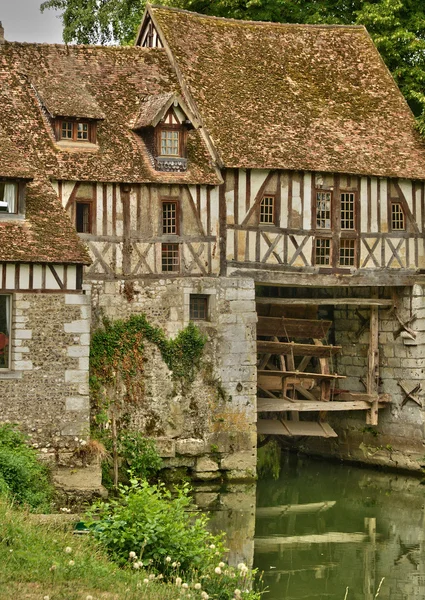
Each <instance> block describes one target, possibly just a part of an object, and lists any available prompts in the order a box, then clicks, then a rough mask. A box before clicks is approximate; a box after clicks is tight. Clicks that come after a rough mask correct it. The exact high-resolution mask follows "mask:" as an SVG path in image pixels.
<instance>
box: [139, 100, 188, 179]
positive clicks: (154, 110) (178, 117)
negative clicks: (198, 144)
mask: <svg viewBox="0 0 425 600" xmlns="http://www.w3.org/2000/svg"><path fill="white" fill-rule="evenodd" d="M198 126H199V124H198V122H197V121H196V119H195V117H194V116H193V115H192V114H191V112H190V110H189V109H188V107H187V106H186V104H185V102H184V101H183V99H182V98H181V97H180V96H179V95H177V94H175V93H174V92H171V93H169V94H159V95H156V96H146V97H145V98H144V99H143V101H142V103H141V108H140V111H139V114H138V116H137V118H136V119H135V121H134V123H133V125H132V129H133V130H134V131H135V132H136V133H137V134H138V135H140V137H141V138H142V139H143V141H144V143H145V145H146V148H147V150H148V152H149V155H150V158H151V161H152V164H153V166H154V168H155V170H157V171H168V172H184V171H186V170H187V134H188V131H189V130H190V129H193V128H197V127H198Z"/></svg>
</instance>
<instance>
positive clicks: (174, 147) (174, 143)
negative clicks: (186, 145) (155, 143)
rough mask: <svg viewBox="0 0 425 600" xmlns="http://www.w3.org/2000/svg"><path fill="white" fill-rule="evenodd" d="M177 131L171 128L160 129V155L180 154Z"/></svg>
mask: <svg viewBox="0 0 425 600" xmlns="http://www.w3.org/2000/svg"><path fill="white" fill-rule="evenodd" d="M179 140H180V136H179V132H178V131H174V130H172V129H165V130H163V131H161V156H180V152H179Z"/></svg>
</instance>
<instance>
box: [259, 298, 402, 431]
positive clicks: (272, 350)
mask: <svg viewBox="0 0 425 600" xmlns="http://www.w3.org/2000/svg"><path fill="white" fill-rule="evenodd" d="M350 303H355V304H356V305H358V304H363V305H368V306H369V307H370V323H369V331H370V335H369V352H368V368H367V374H366V380H365V387H366V390H365V392H364V393H356V392H350V391H347V390H344V380H345V379H346V376H344V375H339V374H338V373H336V372H335V369H334V358H335V357H336V355H337V354H338V353H339V352H340V351H341V349H342V347H341V346H336V345H332V344H330V343H329V342H328V339H329V332H330V329H331V327H332V325H333V323H332V321H329V320H325V319H320V318H319V317H318V308H319V306H320V305H332V304H335V305H338V304H350ZM391 305H392V300H388V299H382V300H379V299H378V298H370V299H368V298H364V299H360V298H353V299H346V298H335V299H329V298H326V299H303V300H298V299H293V298H267V297H257V312H258V324H257V353H258V363H257V387H258V399H257V411H258V413H260V415H261V417H260V419H259V421H258V433H259V434H264V435H266V436H269V435H284V436H320V437H337V434H336V433H335V431H334V430H333V429H332V427H331V426H330V425H329V423H327V422H326V417H327V414H328V413H329V412H340V411H365V413H366V423H367V424H369V425H377V424H378V409H379V408H383V407H384V406H385V405H386V404H387V403H388V402H389V401H390V397H389V395H387V394H379V393H378V385H379V370H378V365H379V353H378V310H379V307H380V306H381V307H389V306H391ZM300 413H301V414H300ZM271 417H273V418H271Z"/></svg>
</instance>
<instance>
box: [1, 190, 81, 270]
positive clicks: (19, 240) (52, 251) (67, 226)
mask: <svg viewBox="0 0 425 600" xmlns="http://www.w3.org/2000/svg"><path fill="white" fill-rule="evenodd" d="M25 201H26V210H25V220H19V221H15V220H13V221H12V220H1V219H0V262H1V261H5V262H41V263H43V262H47V263H71V264H90V262H91V259H90V257H89V255H88V252H87V250H86V248H85V246H84V244H83V243H82V241H81V240H80V238H79V237H78V234H77V233H76V231H75V228H74V227H73V226H72V224H71V222H70V220H69V217H68V215H67V214H66V213H65V210H64V209H63V208H62V206H61V205H60V203H59V201H58V198H57V195H56V193H55V192H54V190H53V188H52V186H51V185H50V183H49V182H48V181H46V180H39V179H38V180H34V181H32V182H31V183H28V184H27V189H26V199H25Z"/></svg>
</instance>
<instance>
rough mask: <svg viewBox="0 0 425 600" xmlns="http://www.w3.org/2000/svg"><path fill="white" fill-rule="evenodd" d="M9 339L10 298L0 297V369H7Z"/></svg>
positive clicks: (8, 364)
mask: <svg viewBox="0 0 425 600" xmlns="http://www.w3.org/2000/svg"><path fill="white" fill-rule="evenodd" d="M9 338H10V296H4V295H0V369H8V368H9V366H10V363H9Z"/></svg>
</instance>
